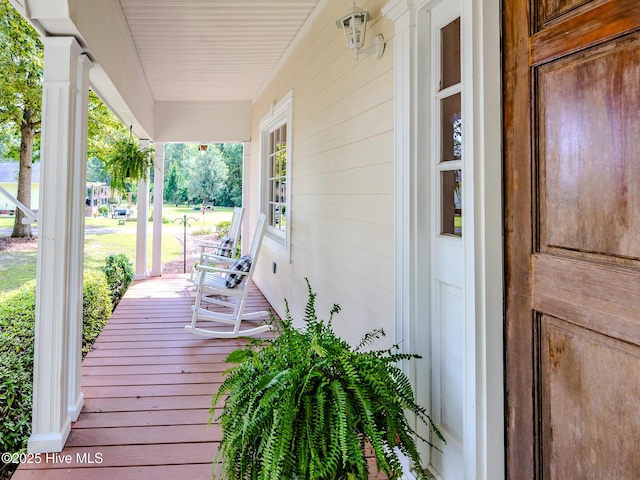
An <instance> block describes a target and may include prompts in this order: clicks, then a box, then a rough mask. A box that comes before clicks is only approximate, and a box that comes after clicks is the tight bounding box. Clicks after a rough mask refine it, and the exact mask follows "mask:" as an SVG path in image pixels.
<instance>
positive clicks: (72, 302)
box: [68, 55, 93, 422]
mask: <svg viewBox="0 0 640 480" xmlns="http://www.w3.org/2000/svg"><path fill="white" fill-rule="evenodd" d="M92 67H93V64H92V63H91V60H89V58H88V57H87V56H86V55H80V57H79V62H78V82H77V88H78V90H77V91H76V122H75V129H74V131H75V139H74V143H75V155H74V164H73V168H72V175H73V177H72V188H71V193H72V196H73V198H72V200H71V208H72V210H73V214H72V215H71V219H70V220H71V231H70V234H71V253H70V258H71V265H70V271H69V281H70V285H69V322H70V323H69V398H68V413H69V417H70V418H71V421H72V422H75V421H76V420H77V419H78V416H79V415H80V410H82V405H83V403H84V395H83V394H82V392H81V391H80V364H81V363H82V310H83V308H82V300H83V284H84V282H83V274H84V215H85V208H84V207H85V203H84V201H85V197H86V195H87V188H86V183H87V135H88V133H87V116H88V108H89V70H91V68H92Z"/></svg>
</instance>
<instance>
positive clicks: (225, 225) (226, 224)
mask: <svg viewBox="0 0 640 480" xmlns="http://www.w3.org/2000/svg"><path fill="white" fill-rule="evenodd" d="M230 229H231V221H230V220H224V221H222V222H218V225H217V226H216V230H217V231H218V233H219V234H220V236H221V237H226V236H228V235H229V230H230Z"/></svg>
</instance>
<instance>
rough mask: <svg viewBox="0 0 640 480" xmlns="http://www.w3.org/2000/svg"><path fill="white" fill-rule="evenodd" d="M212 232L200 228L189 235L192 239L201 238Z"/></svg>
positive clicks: (208, 229)
mask: <svg viewBox="0 0 640 480" xmlns="http://www.w3.org/2000/svg"><path fill="white" fill-rule="evenodd" d="M212 233H213V231H212V230H211V229H210V228H200V229H198V230H192V231H191V235H193V236H194V237H201V236H203V235H211V234H212Z"/></svg>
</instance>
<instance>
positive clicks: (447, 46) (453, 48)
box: [440, 17, 460, 90]
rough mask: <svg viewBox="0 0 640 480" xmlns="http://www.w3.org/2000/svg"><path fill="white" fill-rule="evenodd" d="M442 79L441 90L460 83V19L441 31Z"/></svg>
mask: <svg viewBox="0 0 640 480" xmlns="http://www.w3.org/2000/svg"><path fill="white" fill-rule="evenodd" d="M440 44H441V46H442V47H441V49H442V57H441V58H442V77H441V81H440V89H441V90H443V89H445V88H447V87H450V86H451V85H455V84H457V83H460V17H458V18H456V19H455V20H454V21H453V22H451V23H449V24H447V25H446V26H444V27H443V28H442V29H441V30H440Z"/></svg>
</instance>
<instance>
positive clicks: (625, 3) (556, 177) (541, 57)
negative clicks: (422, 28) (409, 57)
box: [503, 0, 640, 480]
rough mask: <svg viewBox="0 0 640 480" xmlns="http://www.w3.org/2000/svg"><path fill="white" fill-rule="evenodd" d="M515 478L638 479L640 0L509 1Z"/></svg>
mask: <svg viewBox="0 0 640 480" xmlns="http://www.w3.org/2000/svg"><path fill="white" fill-rule="evenodd" d="M503 12H504V17H503V41H504V50H503V52H504V53H503V54H504V58H503V60H504V77H503V79H504V181H505V183H504V195H505V256H506V257H505V282H506V298H505V301H506V323H505V338H506V355H505V362H506V403H507V407H506V408H507V411H506V428H507V432H506V442H507V444H506V447H507V474H508V478H510V479H512V480H524V479H545V480H546V479H558V480H573V479H580V480H582V479H597V480H604V479H606V480H609V479H616V480H617V479H630V480H632V479H633V480H636V479H638V478H640V1H639V0H610V1H606V0H592V1H589V0H505V1H504V2H503Z"/></svg>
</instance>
